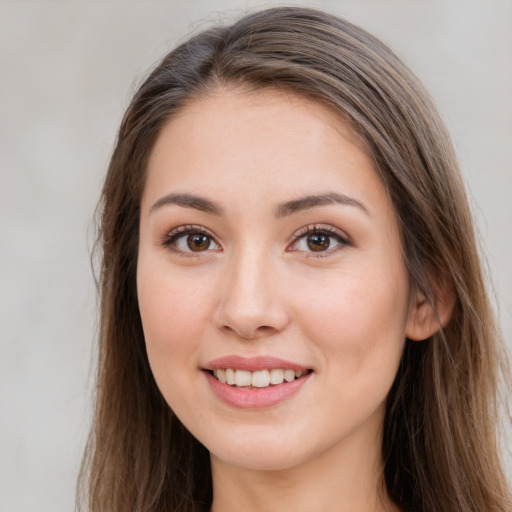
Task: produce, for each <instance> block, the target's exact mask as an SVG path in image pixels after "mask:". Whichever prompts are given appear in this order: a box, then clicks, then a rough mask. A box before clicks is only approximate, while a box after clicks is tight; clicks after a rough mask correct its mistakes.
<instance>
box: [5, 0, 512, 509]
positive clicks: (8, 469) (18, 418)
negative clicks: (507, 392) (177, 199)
mask: <svg viewBox="0 0 512 512" xmlns="http://www.w3.org/2000/svg"><path fill="white" fill-rule="evenodd" d="M274 3H275V2H266V3H261V2H253V1H229V0H215V1H199V0H186V1H177V0H168V1H159V2H155V1H144V2H143V1H140V2H133V1H121V0H118V1H78V0H77V1H74V0H69V1H65V0H61V1H54V2H49V1H44V0H39V1H34V2H31V1H24V0H16V1H13V0H11V1H9V0H0V343H1V345H0V348H1V352H0V512H28V511H30V512H64V511H70V510H72V509H73V506H74V490H75V481H76V475H77V471H78V468H79V461H80V456H81V452H82V450H83V446H84V442H85V438H86V432H87V426H88V423H89V417H90V395H91V389H92V382H93V376H94V364H93V362H92V361H93V356H92V353H93V348H92V347H93V341H94V338H95V330H96V298H95V286H94V281H93V278H92V274H91V270H90V265H89V251H90V246H91V243H92V242H91V241H92V233H93V232H94V229H93V227H94V226H93V211H94V208H95V205H96V201H97V199H98V195H99V191H100V187H101V183H102V178H103V175H104V172H105V169H106V166H107V162H108V159H109V155H110V153H111V150H112V146H113V143H114V139H115V135H116V130H117V127H118V124H119V122H120V119H121V116H122V114H123V111H124V109H125V108H126V106H127V104H128V101H129V98H130V95H131V94H132V93H133V92H134V90H135V87H136V86H137V84H139V83H140V82H141V80H142V78H143V77H144V76H145V74H146V73H147V71H148V69H149V68H150V67H151V66H152V65H153V64H154V63H156V62H157V61H158V60H159V59H160V58H161V57H162V56H163V55H164V54H165V53H166V52H167V51H169V49H170V48H171V47H172V46H173V45H174V44H175V43H176V42H177V41H180V40H182V39H183V38H185V37H186V35H187V33H189V32H190V30H194V31H197V30H199V29H200V28H201V27H205V26H207V25H208V23H210V22H212V21H215V20H219V19H228V20H231V19H233V18H234V17H235V16H237V15H238V14H241V13H243V12H246V11H247V10H251V9H254V8H255V7H257V6H259V7H261V6H270V5H273V4H274ZM293 3H296V2H288V4H293ZM301 3H302V4H303V5H308V6H316V7H320V8H324V9H326V10H328V11H330V12H332V13H335V14H338V15H341V16H343V17H346V18H347V19H348V20H350V21H352V22H354V23H356V24H359V25H361V26H362V27H364V28H366V29H368V30H369V31H370V32H372V33H374V34H375V35H377V36H379V37H380V38H381V39H383V40H384V42H386V43H387V44H389V45H390V46H391V47H392V48H393V49H394V50H395V51H396V52H397V53H398V54H399V55H400V56H401V57H402V58H403V59H404V60H405V61H406V62H407V63H408V64H409V65H410V66H411V67H412V68H413V69H414V70H415V72H416V73H417V74H418V75H419V76H420V78H421V79H422V80H423V81H424V82H425V84H426V85H427V87H428V88H429V89H430V91H431V92H432V94H433V96H434V98H435V99H436V101H437V103H438V105H439V107H440V109H441V112H442V113H443V116H444V118H445V120H446V122H447V124H448V126H449V128H450V129H451V131H452V134H453V137H454V141H455V145H456V147H457V151H458V153H459V155H460V159H461V163H462V168H463V171H464V174H465V177H466V180H467V183H468V186H469V189H470V190H471V198H472V199H471V200H472V205H473V208H474V211H475V215H476V217H477V221H478V225H479V228H480V231H481V234H482V246H483V247H484V249H485V251H486V252H487V255H488V261H489V268H490V272H491V273H492V276H493V281H494V285H495V290H496V295H497V297H498V305H499V307H500V318H501V323H502V326H503V329H504V332H505V336H506V339H507V342H508V343H509V346H510V344H511V340H512V270H511V262H512V228H511V226H512V206H511V196H512V169H511V165H512V93H511V91H512V30H511V27H512V1H511V0H458V1H451V0H414V1H412V0H359V1H351V0H346V1H345V0H338V1H323V2H322V1H311V2H301ZM221 12H224V13H226V12H227V14H223V15H221V14H220V13H221ZM505 444H506V443H505Z"/></svg>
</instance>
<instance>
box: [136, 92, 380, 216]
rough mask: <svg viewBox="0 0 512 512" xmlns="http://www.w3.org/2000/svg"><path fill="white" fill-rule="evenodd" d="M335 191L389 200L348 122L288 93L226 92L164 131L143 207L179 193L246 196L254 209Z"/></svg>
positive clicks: (191, 108)
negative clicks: (257, 205)
mask: <svg viewBox="0 0 512 512" xmlns="http://www.w3.org/2000/svg"><path fill="white" fill-rule="evenodd" d="M332 190H334V191H336V192H340V193H344V194H349V193H350V195H354V196H361V197H365V198H366V201H368V203H369V204H370V208H369V209H371V208H372V206H371V204H372V203H375V202H379V201H380V202H382V200H383V199H384V200H385V199H386V198H387V196H386V193H385V189H384V187H383V186H382V185H381V183H380V179H379V178H378V176H377V174H376V173H375V170H374V165H373V160H372V158H371V156H370V155H368V153H367V152H366V150H365V148H364V144H363V142H362V141H361V139H360V137H359V136H358V135H357V134H355V133H354V131H353V130H352V129H351V128H350V126H349V125H348V123H347V122H345V121H344V120H343V119H342V118H341V116H339V115H337V114H335V113H333V112H332V111H331V110H329V109H327V108H326V107H324V106H322V105H320V104H319V103H317V102H314V101H311V100H308V99H304V98H301V97H298V96H295V95H290V94H285V93H282V92H276V91H268V90H265V91H256V92H250V93H247V92H240V91H233V90H231V91H226V90H220V91H218V92H216V93H215V94H213V95H210V96H204V97H200V98H197V99H194V100H192V101H190V102H189V103H188V104H187V105H186V106H185V107H184V108H183V109H182V111H180V113H179V114H178V115H177V116H176V117H174V118H173V119H171V120H170V121H169V122H168V123H167V125H166V126H165V127H164V128H163V130H162V132H161V133H160V135H159V137H158V139H157V141H156V144H155V147H154V149H153V151H152V154H151V157H150V160H149V165H148V177H147V182H146V187H145V191H144V196H143V203H144V202H145V201H146V200H147V198H148V196H150V197H151V198H152V199H154V200H157V199H158V197H156V196H157V195H158V194H164V193H172V192H176V191H179V192H185V191H193V192H196V193H198V192H201V193H202V194H206V195H214V196H216V197H221V198H225V199H229V198H231V199H236V198H240V197H242V196H244V197H245V199H246V200H247V203H246V204H251V203H253V202H254V201H255V200H256V199H255V198H257V197H258V198H259V201H270V200H273V201H275V202H281V201H283V200H286V199H288V198H293V197H294V196H300V195H304V194H306V193H308V194H311V193H325V192H329V191H332ZM383 196H385V197H383ZM384 202H385V201H384Z"/></svg>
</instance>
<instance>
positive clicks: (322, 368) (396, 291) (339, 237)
mask: <svg viewBox="0 0 512 512" xmlns="http://www.w3.org/2000/svg"><path fill="white" fill-rule="evenodd" d="M137 288H138V297H139V306H140V312H141V316H142V323H143V327H144V334H145V339H146V345H147V352H148V356H149V361H150V364H151V368H152V371H153V373H154V376H155V379H156V382H157V383H158V386H159V388H160V390H161V392H162V394H163V396H164V397H165V399H166V401H167V402H168V404H169V405H170V406H171V408H172V409H173V410H174V412H175V413H176V414H177V416H178V417H179V418H180V419H181V421H182V422H183V423H184V424H185V426H186V427H187V428H188V429H189V430H190V432H191V433H192V434H193V435H194V436H195V437H196V438H197V439H198V440H199V441H200V442H201V443H203V444H204V445H205V446H206V447H207V448H208V450H210V452H211V454H212V457H213V459H214V460H222V461H223V462H224V463H226V464H229V465H235V466H239V467H245V468H253V469H284V468H290V467H293V466H296V465H299V464H302V463H305V462H308V461H314V460H315V459H318V458H320V457H321V456H322V455H323V454H325V453H339V454H340V455H341V454H345V455H346V454H352V456H353V457H357V456H360V451H361V450H365V451H366V452H368V451H372V450H373V451H375V453H377V452H378V451H379V449H380V428H381V426H382V421H383V414H384V402H385V399H386V395H387V393H388V391H389V389H390V386H391V384H392V382H393V379H394V377H395V374H396V371H397V367H398V364H399V360H400V356H401V353H402V349H403V345H404V340H405V337H406V334H407V330H408V325H409V324H410V322H411V318H410V317H411V316H412V314H411V312H410V309H411V308H410V306H409V304H410V300H409V285H408V276H407V273H406V269H405V266H404V261H403V256H402V251H401V246H400V240H399V232H398V228H397V221H396V218H395V214H394V211H393V208H392V205H391V203H390V201H389V198H388V196H387V194H386V190H385V188H384V187H383V185H382V184H381V182H380V181H379V179H378V178H377V176H376V173H375V171H374V169H373V165H372V161H371V159H370V158H369V157H368V155H367V154H366V152H365V151H364V149H363V148H362V144H361V143H360V142H359V141H358V139H357V137H356V136H355V135H353V134H352V133H351V131H350V130H349V128H348V127H347V125H345V124H344V123H343V122H342V121H341V120H340V119H338V118H337V117H335V116H334V115H333V114H331V113H330V112H329V111H328V110H326V109H325V108H324V107H322V106H319V105H317V104H315V103H312V102H310V101H308V100H305V99H300V98H296V97H290V96H285V95H284V94H280V93H272V92H258V93H252V94H244V93H241V92H233V91H231V92H227V91H219V92H218V93H217V94H215V95H213V96H210V97H208V98H202V99H197V100H195V101H193V102H192V103H191V104H189V105H188V106H187V108H186V109H184V110H183V111H182V112H181V113H180V115H178V116H177V117H175V118H174V119H172V120H171V121H170V122H169V123H168V124H167V126H166V127H165V128H164V130H163V131H162V133H161V135H160V136H159V138H158V140H157V143H156V146H155V148H154V150H153V153H152V155H151V158H150V162H149V168H148V177H147V182H146V185H145V190H144V193H143V198H142V204H141V221H140V246H139V259H138V272H137ZM226 380H227V382H226ZM366 452H365V453H366Z"/></svg>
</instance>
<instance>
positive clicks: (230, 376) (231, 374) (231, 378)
mask: <svg viewBox="0 0 512 512" xmlns="http://www.w3.org/2000/svg"><path fill="white" fill-rule="evenodd" d="M226 382H227V383H228V384H229V385H230V386H233V384H235V370H232V369H231V368H227V369H226Z"/></svg>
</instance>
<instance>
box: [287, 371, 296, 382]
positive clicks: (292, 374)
mask: <svg viewBox="0 0 512 512" xmlns="http://www.w3.org/2000/svg"><path fill="white" fill-rule="evenodd" d="M293 379H295V372H294V371H293V370H285V371H284V380H285V381H286V382H291V381H292V380H293Z"/></svg>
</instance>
